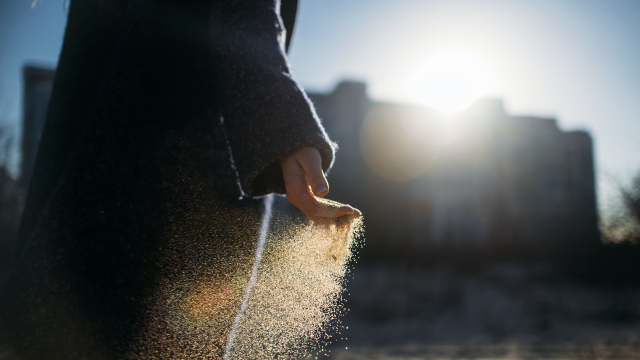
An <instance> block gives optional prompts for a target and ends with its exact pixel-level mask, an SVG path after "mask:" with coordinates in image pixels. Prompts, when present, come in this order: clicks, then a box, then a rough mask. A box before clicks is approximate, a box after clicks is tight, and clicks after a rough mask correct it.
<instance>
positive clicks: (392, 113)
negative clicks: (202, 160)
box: [309, 82, 600, 258]
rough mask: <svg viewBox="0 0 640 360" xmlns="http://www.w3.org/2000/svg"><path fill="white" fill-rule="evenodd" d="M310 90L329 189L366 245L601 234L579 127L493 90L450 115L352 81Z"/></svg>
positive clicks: (537, 244)
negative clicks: (355, 215)
mask: <svg viewBox="0 0 640 360" xmlns="http://www.w3.org/2000/svg"><path fill="white" fill-rule="evenodd" d="M309 97H310V98H311V100H312V101H313V103H314V104H315V106H316V110H317V112H318V114H319V116H320V117H321V118H322V119H323V122H324V124H325V127H326V129H327V132H328V133H329V135H330V136H331V138H332V139H333V140H335V141H337V142H338V145H339V147H340V150H339V152H338V156H337V159H336V163H335V165H334V168H333V169H332V170H331V173H330V174H329V180H330V184H331V195H330V197H331V198H333V199H336V200H338V201H343V202H346V203H349V204H352V205H354V206H356V207H358V208H360V209H361V210H362V211H363V213H364V216H365V226H366V230H365V231H366V243H367V244H366V246H365V248H364V254H365V255H371V256H375V257H383V258H386V257H395V256H400V257H402V258H406V257H407V256H415V257H418V258H420V257H424V256H425V255H428V254H437V251H435V252H434V250H437V249H461V248H464V249H467V250H469V249H471V251H475V250H478V251H491V252H494V253H495V254H496V255H500V253H504V254H513V253H514V251H515V252H520V253H521V254H525V255H526V254H529V255H532V256H534V257H535V256H547V255H549V253H550V252H557V251H556V250H559V249H565V250H568V252H569V253H571V252H575V251H577V250H579V249H583V248H585V247H588V246H596V245H597V244H599V243H600V240H599V231H598V226H597V222H598V219H597V210H596V196H595V179H594V164H593V146H592V141H591V137H590V135H589V134H588V133H587V132H584V131H569V132H565V131H561V130H560V129H559V128H558V126H557V123H556V120H555V119H549V118H540V117H530V116H512V115H509V114H507V113H505V111H504V108H503V103H502V101H500V100H480V101H478V102H477V103H476V104H474V105H472V107H471V108H469V109H468V110H466V111H464V112H463V113H461V114H456V115H455V116H454V115H444V114H442V113H438V112H436V111H434V110H431V109H428V108H424V107H420V106H412V105H400V104H391V103H381V102H375V101H372V100H371V99H369V98H368V96H367V93H366V85H365V84H362V83H354V82H343V83H341V84H339V85H338V86H337V87H336V88H335V90H334V91H333V92H332V93H330V94H320V93H310V94H309ZM565 253H567V252H565Z"/></svg>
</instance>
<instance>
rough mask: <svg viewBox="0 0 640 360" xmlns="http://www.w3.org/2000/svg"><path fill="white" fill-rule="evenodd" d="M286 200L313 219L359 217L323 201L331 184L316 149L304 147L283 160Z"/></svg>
mask: <svg viewBox="0 0 640 360" xmlns="http://www.w3.org/2000/svg"><path fill="white" fill-rule="evenodd" d="M280 165H281V167H282V174H283V177H284V182H285V187H286V191H287V199H288V200H289V202H291V203H292V204H293V205H295V206H296V207H298V208H299V209H300V210H302V212H303V213H304V214H305V215H307V216H308V217H309V218H311V219H312V220H314V221H315V220H318V219H320V218H338V217H342V216H354V217H356V218H357V217H360V212H359V211H357V210H356V209H354V208H352V207H351V206H348V205H344V204H341V203H338V202H335V201H332V200H327V199H322V198H321V197H322V196H325V195H327V193H328V192H329V184H328V182H327V179H326V178H325V177H324V172H323V171H322V158H321V157H320V153H319V152H318V150H317V149H315V148H302V149H299V150H297V151H295V152H294V153H292V154H289V155H287V156H284V157H282V158H281V159H280Z"/></svg>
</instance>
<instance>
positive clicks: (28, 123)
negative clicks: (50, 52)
mask: <svg viewBox="0 0 640 360" xmlns="http://www.w3.org/2000/svg"><path fill="white" fill-rule="evenodd" d="M22 75H23V118H22V142H21V150H22V160H21V165H20V180H19V182H20V185H21V186H22V187H25V188H26V186H27V184H28V183H29V177H30V175H31V170H32V169H33V163H34V161H35V158H36V153H37V151H38V144H39V143H40V135H41V134H42V130H43V128H44V123H45V120H46V118H47V108H48V106H49V98H51V90H52V88H53V78H54V76H55V71H54V70H51V69H46V68H42V67H37V66H31V65H26V66H25V67H24V68H23V69H22Z"/></svg>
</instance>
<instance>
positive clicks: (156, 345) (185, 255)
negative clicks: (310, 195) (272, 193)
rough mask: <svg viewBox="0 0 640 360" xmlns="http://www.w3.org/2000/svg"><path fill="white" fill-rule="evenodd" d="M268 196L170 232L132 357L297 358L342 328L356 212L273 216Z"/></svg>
mask: <svg viewBox="0 0 640 360" xmlns="http://www.w3.org/2000/svg"><path fill="white" fill-rule="evenodd" d="M265 204H266V206H265V209H264V210H265V211H264V212H263V213H262V214H256V213H255V212H253V213H252V212H251V211H248V210H247V211H244V212H242V211H240V212H238V210H233V211H231V210H228V209H227V210H225V211H224V212H222V211H219V210H217V211H213V213H211V212H202V213H201V214H199V215H191V216H189V217H186V218H185V219H183V220H182V221H181V222H178V224H181V225H178V226H176V228H175V229H172V230H171V231H168V234H169V235H168V240H167V249H168V250H167V255H166V256H165V259H166V260H163V266H162V267H163V269H165V274H164V276H163V278H162V281H161V282H160V284H158V289H159V291H158V292H157V293H156V294H154V295H153V296H151V299H150V302H149V309H150V310H149V314H148V316H147V319H148V320H147V321H146V323H145V324H144V325H143V326H142V327H141V331H140V339H139V341H138V348H137V349H135V351H134V353H132V354H131V356H130V357H129V358H131V359H167V358H171V359H273V358H277V359H299V358H305V357H307V356H308V355H309V354H310V353H311V352H321V351H322V347H323V346H324V344H326V343H327V341H329V339H330V336H329V334H330V333H337V332H339V329H340V320H339V317H340V315H341V314H342V313H343V312H344V307H343V302H342V301H341V299H342V293H343V290H344V286H345V278H346V275H347V273H348V264H349V263H350V261H351V260H352V259H353V250H354V249H355V248H356V247H357V245H358V244H357V242H358V241H357V239H358V238H359V235H360V234H361V230H362V221H361V219H353V218H351V217H342V218H338V219H325V220H322V221H316V222H315V223H314V222H311V221H309V220H308V219H296V218H291V217H289V216H281V215H278V214H274V216H273V217H271V216H270V214H271V213H272V211H271V207H272V204H273V197H269V198H268V199H267V200H266V201H265ZM234 211H235V212H234ZM205 213H206V214H205ZM274 213H275V212H274ZM247 219H250V220H249V222H247ZM247 223H253V224H254V225H258V226H254V227H251V226H246V224H247ZM185 224H187V225H188V226H185ZM194 228H197V229H198V230H197V231H194V230H191V229H194ZM185 229H190V230H188V231H185ZM256 230H258V233H257V234H256V233H255V232H256ZM219 239H226V240H225V241H219ZM247 239H251V240H247ZM216 240H218V241H216ZM256 240H257V241H256Z"/></svg>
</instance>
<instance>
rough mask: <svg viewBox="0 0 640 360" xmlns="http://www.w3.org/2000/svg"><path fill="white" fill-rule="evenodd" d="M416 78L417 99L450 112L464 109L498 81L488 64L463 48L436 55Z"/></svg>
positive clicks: (415, 91) (415, 90)
mask: <svg viewBox="0 0 640 360" xmlns="http://www.w3.org/2000/svg"><path fill="white" fill-rule="evenodd" d="M416 79H417V81H416V85H415V86H414V97H415V98H416V100H417V101H419V102H420V103H422V104H424V105H426V106H429V107H433V108H436V109H438V110H442V111H447V112H451V111H460V110H464V109H465V108H467V107H468V106H469V105H471V103H473V102H474V101H475V100H477V99H478V98H479V97H481V96H482V95H483V94H485V93H486V92H487V91H489V90H491V88H492V87H493V84H494V80H493V76H492V75H491V73H490V72H489V70H488V69H487V67H486V66H485V64H484V63H483V62H482V61H481V60H480V59H478V58H477V57H475V56H473V55H471V54H469V53H466V52H462V51H448V52H444V53H441V54H439V55H436V56H434V57H432V58H431V59H429V60H428V61H427V62H426V63H425V64H424V66H423V67H422V71H421V72H420V73H419V76H417V77H416Z"/></svg>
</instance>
